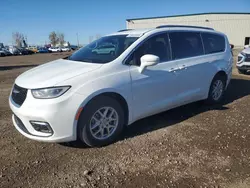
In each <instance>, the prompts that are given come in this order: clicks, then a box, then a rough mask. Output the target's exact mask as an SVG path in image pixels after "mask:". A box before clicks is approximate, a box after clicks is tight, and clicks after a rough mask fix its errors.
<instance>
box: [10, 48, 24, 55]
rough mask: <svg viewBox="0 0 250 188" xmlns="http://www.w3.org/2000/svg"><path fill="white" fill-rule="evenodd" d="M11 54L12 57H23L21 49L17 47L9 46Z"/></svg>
mask: <svg viewBox="0 0 250 188" xmlns="http://www.w3.org/2000/svg"><path fill="white" fill-rule="evenodd" d="M9 52H10V53H12V55H22V53H21V52H20V51H19V49H18V48H17V47H15V46H9Z"/></svg>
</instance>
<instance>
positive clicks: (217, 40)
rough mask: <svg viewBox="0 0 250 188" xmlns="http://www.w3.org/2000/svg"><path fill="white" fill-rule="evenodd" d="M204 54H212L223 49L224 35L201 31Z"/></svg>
mask: <svg viewBox="0 0 250 188" xmlns="http://www.w3.org/2000/svg"><path fill="white" fill-rule="evenodd" d="M201 36H202V39H203V44H204V48H205V54H213V53H218V52H224V51H225V47H226V44H225V37H224V36H222V35H218V34H213V33H202V34H201Z"/></svg>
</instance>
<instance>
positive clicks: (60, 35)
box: [58, 33, 65, 46]
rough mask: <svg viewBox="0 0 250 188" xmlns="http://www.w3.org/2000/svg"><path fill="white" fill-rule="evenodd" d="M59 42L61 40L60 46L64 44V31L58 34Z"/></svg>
mask: <svg viewBox="0 0 250 188" xmlns="http://www.w3.org/2000/svg"><path fill="white" fill-rule="evenodd" d="M58 42H59V44H60V46H63V44H64V42H65V40H64V34H63V33H59V34H58Z"/></svg>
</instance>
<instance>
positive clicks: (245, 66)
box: [236, 48, 250, 74]
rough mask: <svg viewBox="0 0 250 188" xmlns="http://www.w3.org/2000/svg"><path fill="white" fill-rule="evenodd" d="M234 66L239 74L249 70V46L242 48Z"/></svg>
mask: <svg viewBox="0 0 250 188" xmlns="http://www.w3.org/2000/svg"><path fill="white" fill-rule="evenodd" d="M236 67H237V69H238V72H239V73H240V74H246V73H247V71H249V70H250V48H246V49H244V50H243V51H242V52H241V53H240V54H239V55H238V61H237V63H236Z"/></svg>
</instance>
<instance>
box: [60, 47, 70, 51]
mask: <svg viewBox="0 0 250 188" xmlns="http://www.w3.org/2000/svg"><path fill="white" fill-rule="evenodd" d="M61 50H62V52H70V51H71V48H70V47H66V46H64V47H61Z"/></svg>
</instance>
